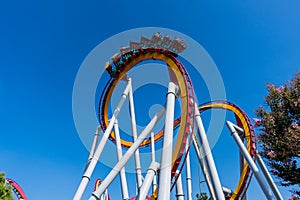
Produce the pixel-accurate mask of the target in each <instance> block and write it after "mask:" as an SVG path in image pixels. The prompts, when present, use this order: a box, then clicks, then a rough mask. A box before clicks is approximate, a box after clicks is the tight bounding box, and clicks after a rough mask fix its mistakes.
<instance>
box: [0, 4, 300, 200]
mask: <svg viewBox="0 0 300 200" xmlns="http://www.w3.org/2000/svg"><path fill="white" fill-rule="evenodd" d="M299 10H300V2H299V1H297V0H291V1H288V2H284V1H278V0H274V1H266V0H262V1H250V0H247V1H243V2H241V1H236V0H235V1H224V2H221V1H196V0H191V1H189V2H183V1H136V0H133V1H127V2H126V1H103V2H102V1H95V0H91V1H87V2H84V1H76V0H75V1H68V0H67V1H48V0H46V1H30V0H29V1H2V2H1V3H0V70H1V71H0V97H1V98H0V108H1V109H0V124H1V126H0V134H1V140H0V158H1V159H0V171H5V172H6V173H7V176H8V177H11V178H13V179H15V180H16V181H17V182H18V183H19V184H20V185H21V186H22V187H23V189H24V190H25V192H26V194H27V196H28V198H29V199H31V200H40V199H42V200H48V199H49V200H50V199H51V200H52V199H62V200H64V199H71V198H72V197H73V194H74V192H75V189H76V188H77V186H78V183H79V180H80V177H81V175H82V171H83V169H84V166H85V161H86V158H87V156H88V151H87V150H86V149H85V147H84V146H83V144H82V142H81V141H80V139H79V137H78V134H77V132H76V129H75V125H74V122H73V116H72V90H73V84H74V81H75V77H76V73H77V71H78V69H79V67H80V65H81V63H82V62H83V60H84V59H85V57H86V56H87V55H88V53H89V52H90V51H91V50H92V49H93V48H94V47H96V46H97V45H98V44H99V43H100V42H102V41H103V40H105V39H106V38H108V37H110V36H112V35H114V34H117V33H119V32H122V31H125V30H128V29H132V28H138V27H147V26H156V27H165V28H169V29H174V30H177V31H180V32H182V33H184V34H186V35H188V36H190V37H192V38H193V39H195V40H196V41H197V42H199V43H200V44H201V45H202V46H203V47H204V48H205V49H206V50H207V52H208V53H209V54H210V56H211V57H212V58H213V60H214V61H215V63H216V65H217V66H218V69H219V71H220V73H221V75H222V78H223V81H224V84H225V87H226V95H227V99H228V100H230V101H233V102H235V103H236V104H238V105H239V106H240V107H241V108H243V109H244V110H245V111H246V112H247V113H248V114H249V115H250V117H255V115H254V110H255V109H256V108H257V107H258V105H260V104H262V103H263V96H264V95H265V93H266V92H265V83H266V82H272V83H275V84H282V83H284V82H285V81H286V80H287V79H289V78H290V77H291V76H292V75H293V74H294V73H295V72H296V71H297V70H298V71H299V69H300V64H299V63H300V62H299V59H300V38H299V35H300V21H299V19H300V13H299ZM100 67H102V66H100ZM227 139H228V140H230V137H228V138H227ZM217 152H218V151H217V149H216V151H215V153H216V154H217ZM217 159H218V160H220V161H218V162H220V163H222V162H221V161H222V159H223V156H220V155H219V156H218V155H217ZM224 161H225V160H224ZM219 166H220V165H219ZM220 168H221V167H220ZM107 171H108V168H107V167H105V166H103V165H98V167H97V172H98V174H99V175H101V176H103V177H104V176H105V174H106V172H107ZM223 173H224V172H223ZM253 188H254V189H252V191H253V192H252V198H250V197H249V199H263V197H262V196H258V197H257V196H256V195H258V193H261V191H260V190H259V189H257V188H255V186H254V187H253ZM281 190H282V191H283V193H284V195H285V198H287V197H288V194H287V192H286V189H284V188H283V189H282V188H281ZM116 192H118V191H116ZM259 197H260V198H259Z"/></svg>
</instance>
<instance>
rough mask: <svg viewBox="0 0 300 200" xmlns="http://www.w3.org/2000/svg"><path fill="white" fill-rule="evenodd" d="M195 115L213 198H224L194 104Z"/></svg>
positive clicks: (223, 199)
mask: <svg viewBox="0 0 300 200" xmlns="http://www.w3.org/2000/svg"><path fill="white" fill-rule="evenodd" d="M195 114H196V115H195V116H196V125H197V127H198V134H199V138H200V141H201V144H202V149H203V154H204V159H205V162H206V165H207V168H208V173H209V175H210V178H211V183H212V187H213V190H214V194H215V198H216V199H217V200H225V197H224V194H223V190H222V186H221V182H220V179H219V175H218V172H217V169H216V165H215V162H214V159H213V156H212V153H211V149H210V146H209V143H208V140H207V137H206V133H205V130H204V126H203V123H202V120H201V117H200V113H199V110H198V107H197V105H196V104H195Z"/></svg>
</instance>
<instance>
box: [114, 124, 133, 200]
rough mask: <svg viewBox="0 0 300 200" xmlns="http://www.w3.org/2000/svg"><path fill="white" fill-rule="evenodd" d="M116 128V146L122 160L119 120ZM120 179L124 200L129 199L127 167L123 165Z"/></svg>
mask: <svg viewBox="0 0 300 200" xmlns="http://www.w3.org/2000/svg"><path fill="white" fill-rule="evenodd" d="M114 130H115V136H116V148H117V154H118V160H121V158H122V156H123V155H122V147H121V141H120V133H119V125H118V120H115V126H114ZM120 181H121V186H122V187H121V188H122V196H123V200H128V199H129V194H128V187H127V180H126V175H125V167H123V168H122V169H121V171H120Z"/></svg>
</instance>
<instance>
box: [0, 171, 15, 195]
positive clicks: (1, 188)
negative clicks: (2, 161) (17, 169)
mask: <svg viewBox="0 0 300 200" xmlns="http://www.w3.org/2000/svg"><path fill="white" fill-rule="evenodd" d="M5 182H6V180H5V173H4V172H1V173H0V199H3V200H13V196H12V188H11V186H10V185H8V184H6V183H5Z"/></svg>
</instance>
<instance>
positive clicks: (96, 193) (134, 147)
mask: <svg viewBox="0 0 300 200" xmlns="http://www.w3.org/2000/svg"><path fill="white" fill-rule="evenodd" d="M164 113H165V109H164V108H163V109H162V110H161V111H160V112H158V113H157V114H156V115H155V116H154V117H153V118H152V120H151V121H150V122H149V124H148V125H147V126H146V128H145V129H144V130H143V131H142V133H141V134H140V135H139V137H138V138H137V140H136V141H135V142H134V143H133V144H132V145H131V147H130V148H129V149H128V150H127V152H126V153H125V154H124V156H123V157H122V158H121V160H119V162H118V163H117V164H116V165H115V167H114V168H113V169H112V170H111V171H110V173H109V174H108V175H107V176H106V178H105V179H104V181H103V182H102V183H101V185H100V186H99V187H98V189H97V190H96V191H94V192H93V194H92V196H91V197H90V198H89V200H99V197H100V196H101V194H102V193H103V192H104V191H105V190H106V188H107V187H108V186H109V185H110V184H111V182H112V181H113V180H114V179H115V177H116V176H117V175H118V173H119V172H120V170H121V169H122V168H123V167H124V166H125V164H126V163H127V162H128V160H129V159H130V158H131V157H132V156H133V154H134V152H135V151H136V150H137V149H138V148H139V146H140V145H141V143H142V142H143V141H144V140H145V139H146V137H147V136H148V135H149V133H150V132H151V131H152V130H153V128H154V127H155V125H156V124H157V122H158V121H159V120H160V118H161V117H162V115H163V114H164Z"/></svg>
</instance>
